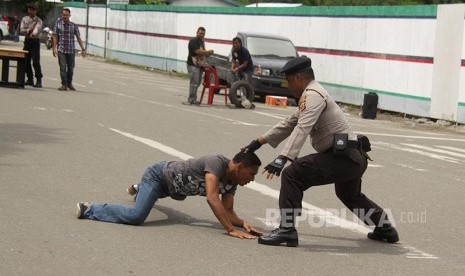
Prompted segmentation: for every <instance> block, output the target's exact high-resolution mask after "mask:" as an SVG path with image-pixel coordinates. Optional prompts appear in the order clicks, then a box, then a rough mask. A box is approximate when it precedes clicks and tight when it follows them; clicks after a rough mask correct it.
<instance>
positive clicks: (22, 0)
mask: <svg viewBox="0 0 465 276" xmlns="http://www.w3.org/2000/svg"><path fill="white" fill-rule="evenodd" d="M12 2H15V3H17V4H18V5H19V6H20V7H21V9H22V10H23V11H24V13H25V14H27V5H28V4H30V3H34V2H35V3H36V4H37V6H39V11H38V12H37V16H39V17H40V18H41V19H42V20H44V19H46V17H47V15H48V13H49V12H50V10H52V9H53V7H54V6H55V3H53V2H46V1H45V0H38V1H32V0H12Z"/></svg>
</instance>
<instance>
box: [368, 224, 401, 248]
mask: <svg viewBox="0 0 465 276" xmlns="http://www.w3.org/2000/svg"><path fill="white" fill-rule="evenodd" d="M367 237H368V238H369V239H370V240H375V241H386V242H388V243H396V242H398V241H399V234H397V231H396V229H395V228H394V227H392V225H391V224H385V225H383V226H381V227H378V226H377V227H375V229H374V230H373V232H370V233H368V235H367Z"/></svg>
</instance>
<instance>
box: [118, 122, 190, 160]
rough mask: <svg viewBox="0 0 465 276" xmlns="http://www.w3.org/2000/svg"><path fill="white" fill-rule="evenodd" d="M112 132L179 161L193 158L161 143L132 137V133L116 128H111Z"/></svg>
mask: <svg viewBox="0 0 465 276" xmlns="http://www.w3.org/2000/svg"><path fill="white" fill-rule="evenodd" d="M110 130H111V131H114V132H116V133H119V134H121V135H123V136H126V137H128V138H131V139H134V140H136V141H137V142H141V143H142V144H145V145H147V146H149V147H152V148H155V149H158V150H160V151H162V152H164V153H167V154H169V155H172V156H175V157H178V158H179V159H181V160H187V159H190V158H192V156H190V155H187V154H185V153H183V152H180V151H178V150H176V149H174V148H172V147H168V146H165V145H163V144H161V143H158V142H156V141H153V140H150V139H147V138H142V137H139V136H136V135H132V134H131V133H128V132H122V131H120V130H117V129H114V128H110Z"/></svg>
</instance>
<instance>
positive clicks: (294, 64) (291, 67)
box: [281, 56, 312, 75]
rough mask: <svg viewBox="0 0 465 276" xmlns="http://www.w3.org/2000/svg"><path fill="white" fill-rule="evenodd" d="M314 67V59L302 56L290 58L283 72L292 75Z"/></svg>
mask: <svg viewBox="0 0 465 276" xmlns="http://www.w3.org/2000/svg"><path fill="white" fill-rule="evenodd" d="M309 68H312V60H311V59H310V58H309V57H307V56H300V57H296V58H294V59H291V60H289V61H288V62H287V63H286V64H285V65H284V67H283V69H281V73H284V74H286V75H290V74H293V73H298V72H301V71H303V70H305V69H309Z"/></svg>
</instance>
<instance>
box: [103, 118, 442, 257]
mask: <svg viewBox="0 0 465 276" xmlns="http://www.w3.org/2000/svg"><path fill="white" fill-rule="evenodd" d="M99 125H101V124H99ZM108 129H110V130H111V131H113V132H115V133H118V134H120V135H123V136H125V137H127V138H131V139H133V140H135V141H138V142H141V143H143V144H145V145H147V146H150V147H152V148H154V149H157V150H160V151H162V152H164V153H167V154H170V155H172V156H175V157H178V158H179V159H181V160H187V159H190V158H193V156H190V155H188V154H185V153H183V152H180V151H178V150H176V149H174V148H172V147H169V146H166V145H163V144H161V143H159V142H156V141H153V140H151V139H148V138H143V137H139V136H136V135H134V134H131V133H128V132H123V131H121V130H118V129H114V128H108ZM245 187H247V188H249V189H252V190H254V191H257V192H259V193H261V194H264V195H267V196H270V197H272V198H276V199H279V191H277V190H274V189H272V188H270V187H268V186H266V185H263V184H260V183H258V182H255V181H253V182H250V183H249V184H247V185H246V186H245ZM302 207H303V210H302V211H303V212H307V213H308V214H309V215H312V216H317V217H320V218H323V219H324V220H325V223H326V224H328V225H334V226H338V227H341V228H344V229H347V230H351V231H354V232H358V233H361V234H364V235H366V234H367V233H368V232H369V231H371V229H369V228H368V227H366V226H365V225H362V224H359V223H355V222H353V221H349V220H346V219H343V218H340V217H338V216H336V215H334V214H333V213H331V212H329V211H325V210H323V209H321V208H319V207H317V206H314V205H311V204H309V203H307V202H304V201H302ZM395 246H401V247H403V248H405V249H407V250H408V251H409V252H408V253H407V258H423V259H439V257H436V256H434V255H432V254H428V253H426V252H423V251H421V250H419V249H416V248H414V247H411V246H406V245H402V244H398V245H395Z"/></svg>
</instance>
